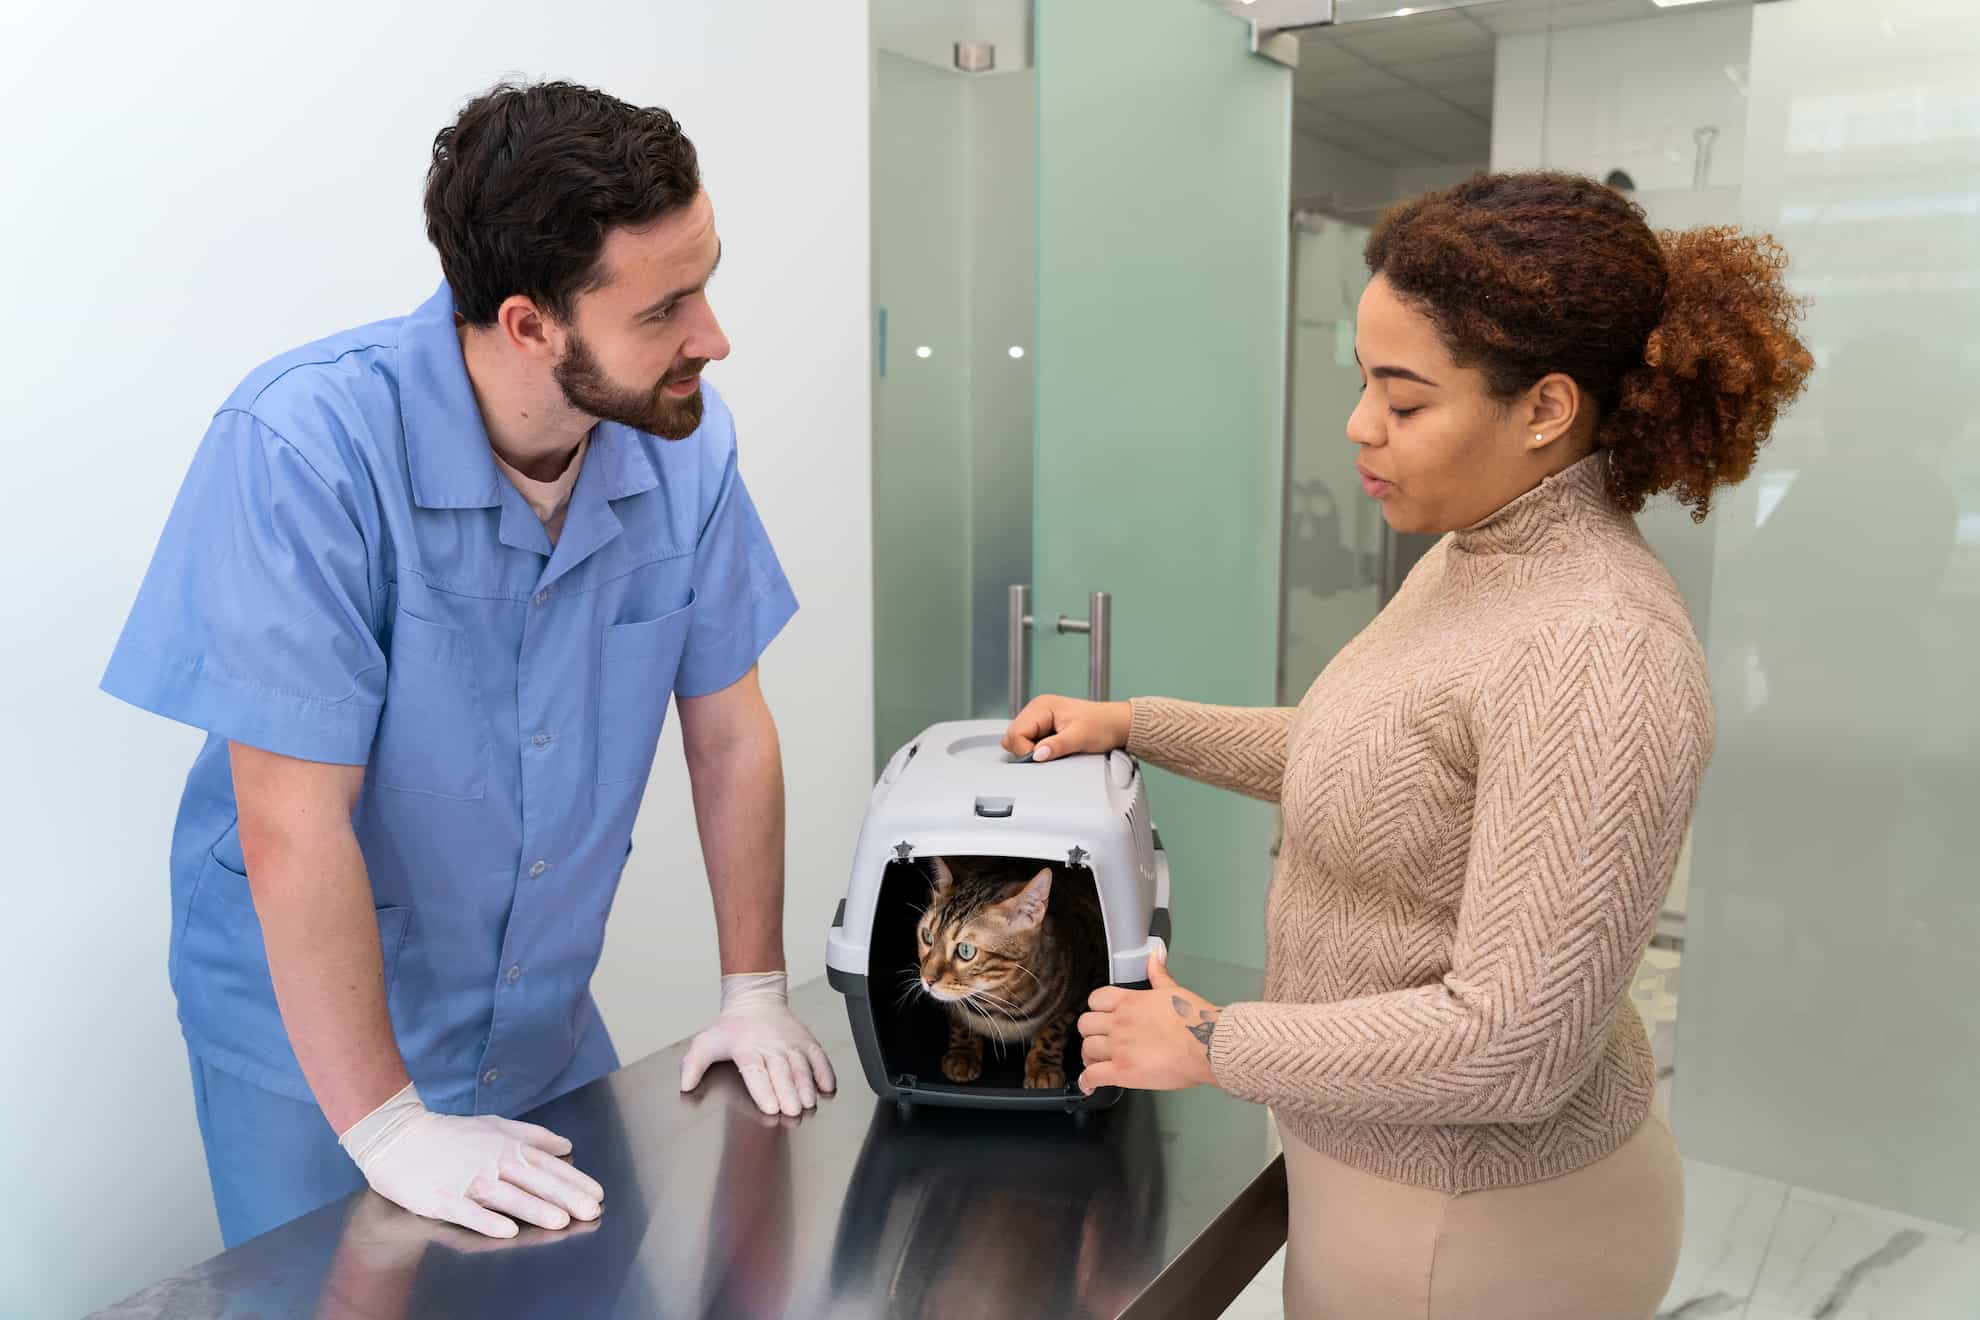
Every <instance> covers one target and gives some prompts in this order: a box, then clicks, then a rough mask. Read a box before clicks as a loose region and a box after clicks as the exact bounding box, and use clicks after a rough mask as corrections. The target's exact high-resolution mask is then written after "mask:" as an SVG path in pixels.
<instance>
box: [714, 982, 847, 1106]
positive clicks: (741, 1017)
mask: <svg viewBox="0 0 1980 1320" xmlns="http://www.w3.org/2000/svg"><path fill="white" fill-rule="evenodd" d="M723 1059H728V1060H730V1061H732V1062H733V1063H734V1064H735V1065H736V1069H737V1071H739V1072H740V1073H742V1077H743V1083H744V1084H745V1085H746V1086H748V1087H749V1095H750V1098H751V1099H752V1100H754V1101H756V1107H757V1108H758V1109H761V1110H762V1111H763V1112H764V1113H766V1114H776V1113H782V1114H784V1115H785V1116H787V1117H790V1118H796V1117H797V1116H798V1115H799V1114H801V1113H802V1112H804V1111H805V1110H807V1109H811V1108H814V1107H815V1106H816V1105H817V1104H818V1093H819V1092H821V1091H824V1092H827V1093H829V1092H831V1091H833V1090H836V1089H837V1087H838V1082H837V1080H836V1079H834V1077H833V1076H832V1061H831V1060H830V1059H828V1058H826V1057H825V1051H824V1050H823V1049H822V1048H820V1047H819V1044H818V1040H817V1038H816V1037H815V1036H813V1035H812V1034H811V1031H810V1029H809V1028H807V1027H806V1026H805V1025H804V1023H802V1022H800V1021H798V1018H797V1014H795V1013H793V1012H791V1009H790V1003H789V998H788V992H787V982H786V979H785V976H784V973H782V972H746V973H743V974H741V975H736V976H725V977H723V978H722V1010H721V1012H720V1013H718V1014H717V1015H716V1018H715V1021H714V1022H713V1023H712V1024H711V1025H710V1026H709V1027H708V1028H707V1029H706V1030H705V1031H703V1032H702V1033H701V1034H700V1035H698V1036H696V1037H695V1038H694V1039H693V1040H692V1041H690V1042H689V1043H688V1052H687V1058H685V1059H683V1060H682V1061H681V1089H682V1090H683V1091H692V1090H693V1089H694V1088H695V1087H697V1086H699V1085H701V1079H702V1076H703V1075H704V1074H705V1073H706V1072H707V1071H708V1066H709V1065H710V1064H712V1063H717V1062H720V1061H721V1060H723Z"/></svg>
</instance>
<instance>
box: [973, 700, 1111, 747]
mask: <svg viewBox="0 0 1980 1320" xmlns="http://www.w3.org/2000/svg"><path fill="white" fill-rule="evenodd" d="M1131 718H1132V714H1131V711H1130V708H1129V706H1128V703H1127V702H1125V701H1081V700H1079V699H1078V698H1076V697H1054V696H1046V697H1034V698H1032V700H1031V704H1030V705H1028V706H1026V707H1025V708H1024V709H1023V710H1021V711H1019V712H1018V715H1017V718H1016V719H1014V720H1012V721H1011V725H1010V727H1009V728H1008V729H1006V730H1004V750H1005V751H1007V752H1009V753H1010V754H1011V755H1012V756H1029V757H1031V759H1032V760H1034V761H1050V760H1052V759H1054V758H1055V757H1060V756H1075V755H1077V754H1079V753H1081V752H1111V751H1114V750H1115V749H1117V748H1121V747H1125V746H1127V741H1128V725H1129V722H1130V720H1131Z"/></svg>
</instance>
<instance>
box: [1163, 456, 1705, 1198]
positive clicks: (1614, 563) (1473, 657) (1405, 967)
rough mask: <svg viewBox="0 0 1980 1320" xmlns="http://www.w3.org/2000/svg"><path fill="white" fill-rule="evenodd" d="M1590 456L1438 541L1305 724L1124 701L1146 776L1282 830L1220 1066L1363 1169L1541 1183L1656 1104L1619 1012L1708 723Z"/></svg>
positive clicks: (1443, 1179) (1447, 1179)
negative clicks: (1261, 962) (1234, 796)
mask: <svg viewBox="0 0 1980 1320" xmlns="http://www.w3.org/2000/svg"><path fill="white" fill-rule="evenodd" d="M1605 461H1606V460H1604V459H1603V457H1602V456H1601V455H1599V454H1597V455H1595V456H1593V457H1591V458H1588V459H1585V460H1583V461H1582V462H1580V463H1578V464H1576V465H1575V466H1574V467H1572V468H1569V469H1568V470H1567V471H1565V472H1563V473H1561V474H1559V475H1558V476H1555V477H1553V478H1551V479H1550V480H1548V481H1547V482H1545V483H1544V484H1542V485H1541V486H1540V487H1538V488H1537V489H1535V490H1533V491H1531V492H1529V493H1528V494H1526V495H1524V496H1522V497H1521V498H1519V499H1517V500H1515V501H1513V502H1512V503H1511V504H1509V505H1507V506H1506V507H1505V508H1503V509H1501V510H1500V511H1499V512H1498V513H1497V514H1494V515H1493V516H1492V517H1491V518H1488V519H1487V520H1485V521H1484V522H1483V523H1480V524H1479V525H1477V526H1476V527H1472V528H1469V529H1467V530H1465V531H1462V532H1457V533H1454V534H1452V535H1451V536H1448V537H1446V538H1444V540H1443V541H1442V542H1440V543H1439V544H1438V545H1437V547H1436V548H1435V549H1433V550H1432V551H1431V552H1430V553H1429V554H1428V555H1426V556H1425V557H1424V558H1423V560H1422V561H1421V562H1420V563H1419V564H1418V565H1417V567H1416V569H1415V570H1414V571H1413V572H1412V573H1411V574H1410V577H1409V579H1408V581H1407V582H1406V583H1405V584H1404V586H1403V588H1402V590H1401V591H1400V592H1398V593H1397V595H1396V598H1395V599H1394V600H1393V601H1392V602H1390V604H1389V606H1388V608H1387V609H1385V610H1383V611H1382V613H1381V615H1380V616H1379V617H1378V618H1377V619H1376V620H1375V622H1374V623H1372V624H1371V625H1369V627H1368V628H1367V630H1366V631H1364V632H1363V633H1362V634H1361V635H1360V636H1359V637H1357V638H1355V640H1354V641H1353V642H1351V643H1350V644H1349V645H1347V646H1346V647H1344V648H1343V649H1342V650H1341V652H1340V654H1339V655H1337V656H1336V657H1335V658H1334V660H1333V662H1332V663H1331V664H1329V665H1328V666H1327V669H1326V672H1324V673H1323V674H1321V675H1320V677H1319V679H1318V680H1317V681H1316V682H1315V683H1314V685H1313V687H1312V690H1311V691H1309V692H1308V694H1307V696H1306V699H1305V700H1304V701H1303V702H1301V703H1300V706H1299V707H1298V709H1297V710H1249V709H1245V710H1240V709H1232V708H1227V707H1215V706H1201V705H1195V704H1191V703H1187V702H1178V701H1168V700H1163V699H1159V698H1156V699H1146V700H1142V699H1137V700H1136V701H1135V702H1134V703H1133V733H1132V735H1131V739H1130V743H1129V748H1130V750H1131V751H1133V752H1134V753H1135V754H1136V755H1139V756H1141V757H1144V758H1145V759H1147V760H1149V761H1152V762H1154V763H1155V764H1157V765H1161V766H1165V767H1167V768H1169V769H1172V770H1175V771H1178V772H1179V773H1182V774H1185V775H1189V776H1191V777H1193V778H1197V779H1202V780H1205V781H1208V782H1210V783H1215V784H1220V785H1223V786H1225V787H1228V788H1233V789H1236V790H1238V791H1240V792H1245V793H1249V794H1252V795H1254V796H1257V797H1262V798H1266V799H1268V800H1276V801H1278V802H1279V803H1280V804H1281V806H1282V808H1283V811H1284V816H1285V837H1284V842H1283V845H1282V847H1281V850H1280V858H1279V864H1278V869H1277V873H1276V874H1275V876H1274V878H1273V882H1272V892H1271V899H1270V901H1269V903H1268V905H1267V911H1266V986H1265V996H1266V1000H1267V1002H1265V1003H1257V1004H1234V1005H1230V1006H1228V1007H1227V1008H1226V1009H1225V1010H1224V1013H1223V1018H1222V1021H1221V1023H1220V1025H1219V1026H1218V1028H1217V1032H1216V1036H1215V1042H1214V1046H1213V1049H1212V1057H1211V1067H1212V1070H1213V1071H1214V1072H1215V1074H1216V1076H1217V1079H1218V1081H1219V1083H1220V1084H1221V1085H1222V1086H1223V1087H1224V1089H1225V1090H1227V1091H1230V1092H1231V1093H1232V1094H1234V1095H1238V1096H1241V1097H1244V1098H1246V1099H1249V1100H1254V1101H1258V1102H1261V1103H1266V1104H1270V1105H1272V1106H1273V1107H1274V1108H1275V1109H1276V1110H1277V1111H1278V1113H1279V1115H1280V1117H1281V1118H1282V1119H1283V1120H1285V1121H1286V1122H1287V1124H1288V1125H1289V1126H1290V1127H1291V1128H1292V1130H1293V1131H1294V1132H1295V1133H1296V1134H1297V1135H1298V1136H1299V1137H1300V1138H1301V1139H1302V1140H1304V1141H1306V1142H1308V1143H1309V1144H1310V1145H1312V1146H1314V1147H1316V1148H1317V1149H1319V1150H1322V1151H1325V1152H1327V1153H1329V1154H1331V1155H1333V1156H1335V1157H1336V1158H1338V1159H1341V1160H1344V1161H1346V1162H1347V1163H1350V1164H1352V1165H1354V1166H1356V1167H1358V1168H1361V1169H1365V1170H1367V1171H1369V1172H1371V1173H1375V1174H1379V1175H1382V1176H1385V1177H1389V1178H1394V1179H1398V1180H1401V1181H1404V1182H1411V1183H1417V1184H1420V1185H1423V1186H1428V1187H1435V1188H1439V1189H1442V1190H1445V1191H1451V1192H1458V1191H1467V1190H1472V1189H1476V1188H1484V1187H1499V1186H1507V1185H1511V1184H1516V1183H1522V1182H1531V1181H1535V1180H1537V1179H1541V1178H1547V1177H1552V1176H1554V1175H1557V1174H1561V1173H1566V1172H1568V1171H1570V1170H1573V1169H1576V1168H1579V1167H1581V1166H1582V1165H1584V1164H1587V1163H1589V1162H1591V1161H1593V1160H1595V1159H1598V1158H1600V1157H1601V1156H1603V1155H1605V1154H1607V1153H1608V1152H1609V1151H1611V1150H1613V1149H1615V1148H1616V1147H1617V1146H1619V1145H1620V1144H1621V1143H1622V1142H1623V1141H1624V1140H1625V1139H1627V1138H1628V1137H1629V1135H1630V1134H1631V1133H1632V1132H1633V1131H1634V1130H1635V1128H1636V1126H1637V1124H1638V1123H1639V1122H1640V1121H1641V1120H1642V1118H1643V1116H1644V1114H1645V1113H1646V1112H1647V1111H1648V1109H1649V1105H1650V1097H1651V1091H1652V1086H1653V1081H1654V1078H1653V1065H1652V1062H1651V1056H1650V1050H1649V1044H1648V1041H1647V1039H1646V1038H1645V1035H1644V1030H1643V1024H1642V1022H1641V1021H1640V1020H1639V1019H1638V1017H1637V1016H1636V1012H1635V1009H1634V1007H1633V1006H1632V1005H1631V1004H1630V1002H1629V997H1628V991H1629V985H1630V982H1631V979H1632V976H1633V975H1634V971H1635V968H1636V964H1637V960H1638V959H1639V958H1640V957H1641V956H1642V952H1643V949H1644V947H1645V946H1646V945H1647V944H1648V943H1649V939H1650V935H1651V932H1652V930H1653V928H1654V926H1655V924H1656V919H1657V914H1658V911H1659V909H1660V907H1661V906H1662V903H1663V898H1664V892H1665V890H1666V889H1667V888H1668V886H1669V884H1670V879H1671V871H1672V868H1673V867H1674V866H1675V864H1676V861H1677V855H1678V849H1679V846H1680V844H1681V843H1682V841H1683V837H1684V831H1685V826H1686V824H1687V822H1688V821H1689V819H1690V815H1691V808H1692V802H1693V800H1694V797H1695V795H1696V789H1697V784H1698V779H1699V776H1700V775H1701V774H1702V772H1703V770H1704V768H1705V763H1706V761H1707V759H1708V758H1709V756H1710V754H1711V743H1712V705H1711V693H1710V691H1709V689H1708V687H1707V683H1706V676H1705V663H1704V656H1703V655H1702V654H1701V652H1700V650H1699V646H1698V642H1697V639H1696V637H1695V635H1694V634H1693V632H1692V629H1691V624H1690V620H1689V618H1688V617H1687V615H1686V613H1685V608H1684V603H1683V600H1682V599H1681V598H1680V596H1679V595H1678V592H1677V588H1676V586H1675V585H1674V584H1673V583H1672V581H1671V578H1670V575H1669V574H1668V573H1666V572H1665V571H1664V568H1663V566H1662V565H1661V564H1659V563H1658V562H1657V559H1656V557H1655V556H1654V555H1653V554H1652V553H1651V552H1650V549H1649V547H1648V546H1647V545H1646V544H1645V543H1644V541H1643V538H1642V537H1641V536H1640V535H1639V534H1638V532H1637V530H1636V526H1635V523H1634V522H1633V521H1632V520H1631V519H1630V518H1629V517H1628V516H1626V515H1624V514H1622V513H1620V512H1618V511H1617V510H1616V509H1615V508H1614V507H1613V506H1612V505H1611V504H1610V503H1609V502H1608V500H1607V498H1606V497H1605V495H1604V494H1603V489H1602V484H1603V476H1604V472H1603V464H1604V462H1605Z"/></svg>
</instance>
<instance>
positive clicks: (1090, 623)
mask: <svg viewBox="0 0 1980 1320" xmlns="http://www.w3.org/2000/svg"><path fill="white" fill-rule="evenodd" d="M1035 624H1036V620H1035V619H1034V618H1033V617H1032V613H1031V588H1030V587H1028V586H1016V585H1014V586H1012V587H1011V594H1010V679H1011V718H1012V719H1016V718H1017V715H1018V712H1019V711H1021V710H1023V709H1024V703H1025V702H1027V701H1029V700H1030V699H1031V646H1030V641H1031V638H1030V636H1029V634H1030V632H1031V630H1032V628H1033V627H1034V626H1035ZM1057 631H1058V632H1059V633H1060V634H1061V635H1063V634H1065V633H1084V634H1086V696H1087V699H1088V700H1089V701H1106V700H1107V699H1108V691H1109V688H1110V687H1111V684H1112V675H1113V668H1114V598H1113V596H1112V595H1111V594H1109V593H1108V592H1105V591H1096V592H1094V593H1093V594H1092V596H1090V597H1088V599H1087V615H1086V617H1085V618H1084V619H1075V618H1073V617H1072V616H1071V615H1067V614H1061V615H1060V616H1059V622H1058V627H1057Z"/></svg>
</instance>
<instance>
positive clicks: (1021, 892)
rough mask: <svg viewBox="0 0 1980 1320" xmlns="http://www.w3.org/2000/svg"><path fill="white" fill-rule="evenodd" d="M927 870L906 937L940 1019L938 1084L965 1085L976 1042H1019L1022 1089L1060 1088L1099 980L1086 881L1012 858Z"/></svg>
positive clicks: (975, 1072) (1094, 899)
mask: <svg viewBox="0 0 1980 1320" xmlns="http://www.w3.org/2000/svg"><path fill="white" fill-rule="evenodd" d="M933 871H934V874H933V876H932V877H931V881H930V895H929V904H928V910H927V912H925V913H923V914H922V918H921V922H920V925H919V927H918V929H917V932H916V938H917V939H918V940H919V942H920V961H921V988H922V990H923V991H925V992H926V993H927V994H929V995H930V996H932V997H933V998H935V999H937V1000H939V1001H941V1003H942V1005H943V1006H944V1007H945V1008H946V1009H947V1011H948V1015H949V1047H948V1052H947V1053H945V1054H944V1055H943V1056H942V1075H943V1076H945V1077H947V1078H948V1079H949V1080H950V1081H952V1082H958V1083H963V1084H967V1083H970V1082H974V1081H976V1080H977V1079H978V1078H979V1077H981V1076H982V1075H983V1042H984V1040H985V1039H986V1038H987V1039H990V1040H994V1041H999V1042H1008V1043H1016V1042H1019V1041H1028V1042H1029V1045H1028V1047H1027V1048H1026V1050H1025V1054H1024V1084H1025V1086H1026V1087H1028V1088H1031V1089H1046V1090H1058V1089H1060V1088H1062V1087H1064V1086H1065V1084H1066V1074H1065V1068H1064V1066H1063V1064H1064V1057H1065V1045H1066V1039H1067V1036H1068V1035H1069V1034H1070V1033H1071V1032H1072V1031H1073V1027H1074V1023H1075V1022H1077V1020H1078V1018H1079V1015H1080V1013H1081V1012H1083V1011H1084V1010H1085V1008H1086V997H1087V995H1089V994H1090V993H1092V991H1093V990H1094V988H1095V987H1096V986H1100V985H1104V984H1106V982H1107V979H1108V978H1107V939H1106V929H1105V925H1104V923H1103V922H1102V920H1101V917H1100V900H1099V897H1098V895H1096V894H1095V892H1094V889H1093V882H1092V881H1091V880H1090V879H1089V878H1088V877H1087V876H1086V875H1085V874H1084V873H1081V874H1077V875H1075V874H1073V873H1071V872H1068V871H1067V870H1066V869H1065V868H1064V867H1055V866H1050V865H1047V866H1044V867H1042V868H1041V867H1039V865H1038V863H1036V862H1027V861H1025V860H1023V859H1022V858H1006V857H984V858H949V859H944V858H940V857H937V858H935V859H934V867H933ZM1055 879H1056V880H1057V881H1058V885H1057V892H1056V893H1054V892H1053V890H1054V884H1053V882H1054V880H1055Z"/></svg>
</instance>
